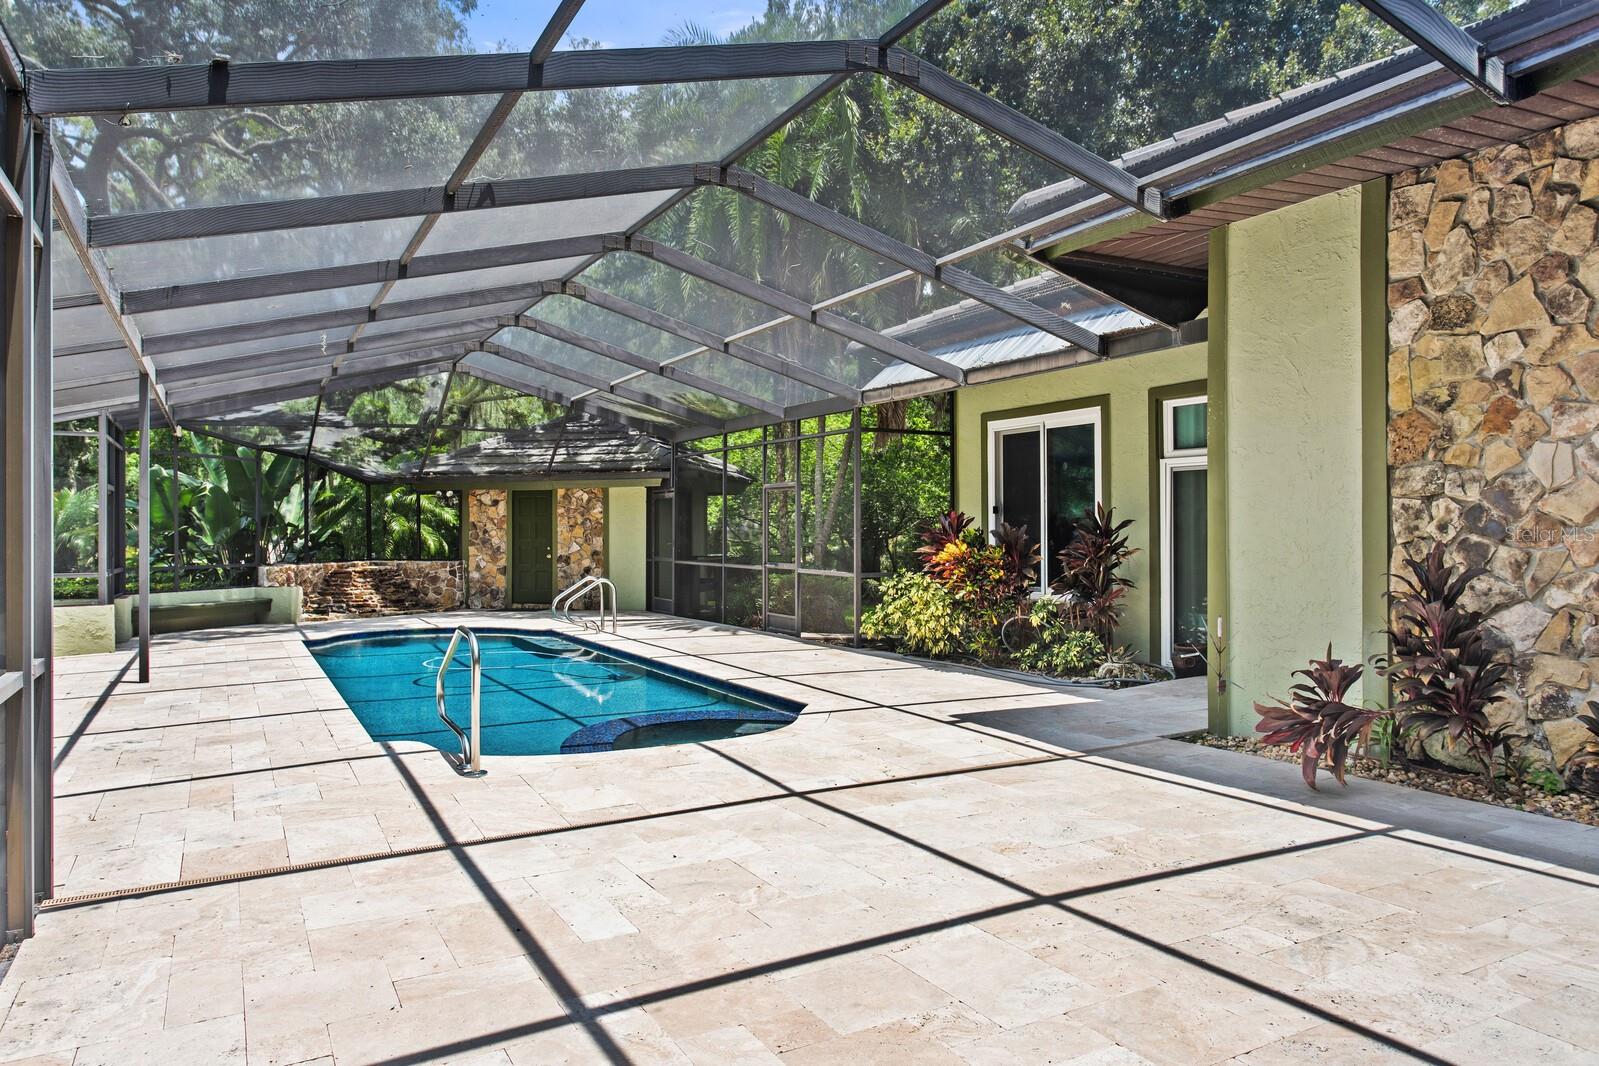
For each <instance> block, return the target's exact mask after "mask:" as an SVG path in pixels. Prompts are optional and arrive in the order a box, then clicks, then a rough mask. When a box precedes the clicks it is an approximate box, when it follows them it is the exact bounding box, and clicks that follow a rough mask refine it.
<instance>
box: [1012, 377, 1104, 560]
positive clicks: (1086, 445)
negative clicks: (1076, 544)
mask: <svg viewBox="0 0 1599 1066" xmlns="http://www.w3.org/2000/svg"><path fill="white" fill-rule="evenodd" d="M988 430H989V449H988V454H989V464H990V468H989V481H988V485H989V530H990V531H991V532H992V531H995V530H997V529H998V528H999V525H1000V523H1001V522H1004V523H1006V524H1008V525H1012V526H1018V527H1024V528H1026V530H1027V532H1028V534H1029V535H1030V537H1031V539H1032V541H1033V543H1034V544H1036V545H1038V549H1039V554H1040V557H1041V559H1042V560H1043V565H1042V566H1040V568H1039V569H1040V577H1039V586H1040V588H1043V587H1047V585H1048V584H1049V583H1051V582H1053V581H1054V580H1055V579H1056V578H1058V577H1059V576H1060V571H1061V567H1060V559H1059V558H1058V556H1059V554H1060V552H1061V550H1062V549H1063V548H1065V547H1066V545H1067V544H1069V543H1070V542H1071V539H1072V531H1073V523H1074V522H1075V521H1076V520H1077V519H1078V518H1081V517H1082V516H1084V515H1086V514H1088V513H1090V512H1091V511H1092V510H1093V509H1094V505H1095V504H1096V503H1097V502H1098V501H1099V500H1100V499H1102V492H1103V475H1102V472H1101V468H1102V465H1103V464H1102V463H1101V462H1100V454H1101V452H1100V447H1101V443H1100V413H1099V408H1098V407H1089V408H1083V409H1080V410H1076V411H1061V412H1057V413H1055V414H1050V415H1041V416H1037V417H1029V418H1008V419H1004V420H1002V421H996V422H990V423H989V426H988Z"/></svg>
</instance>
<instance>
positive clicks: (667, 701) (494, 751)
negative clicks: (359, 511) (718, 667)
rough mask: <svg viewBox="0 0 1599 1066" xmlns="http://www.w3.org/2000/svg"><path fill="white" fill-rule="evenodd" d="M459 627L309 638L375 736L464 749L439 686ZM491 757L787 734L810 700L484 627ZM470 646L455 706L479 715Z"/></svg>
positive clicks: (449, 677)
mask: <svg viewBox="0 0 1599 1066" xmlns="http://www.w3.org/2000/svg"><path fill="white" fill-rule="evenodd" d="M450 635H451V634H450V633H449V632H421V633H416V632H398V633H383V634H361V635H357V636H352V637H338V638H334V639H332V640H325V641H316V642H307V646H308V647H309V648H310V649H311V653H312V654H313V655H314V656H315V657H316V660H317V662H318V663H319V664H321V666H322V670H323V672H325V673H326V674H327V675H328V678H329V679H330V680H332V682H333V686H334V687H335V688H337V689H338V690H339V695H341V696H343V697H344V702H346V703H347V704H349V705H350V709H351V710H353V711H354V712H355V716H356V718H358V719H360V722H361V725H363V726H364V727H365V728H366V731H367V733H368V734H369V735H370V736H371V737H372V739H373V740H377V741H397V740H416V741H421V742H422V743H424V744H430V745H432V746H433V747H435V748H438V749H439V750H440V751H445V752H449V753H452V754H454V753H456V752H458V751H459V750H460V745H459V743H458V742H457V740H456V739H455V734H453V733H451V732H450V731H449V729H448V728H446V727H445V725H444V723H442V722H440V721H439V717H438V709H437V705H436V703H435V700H434V688H433V687H434V681H435V678H436V677H437V675H438V671H439V662H440V661H441V659H442V657H443V655H444V652H445V650H446V649H447V648H448V647H449V643H450ZM477 638H478V647H479V649H480V650H481V652H482V660H483V676H482V686H483V687H482V692H483V697H482V718H481V721H482V737H483V741H482V742H483V754H485V755H554V754H558V753H561V752H562V751H566V752H582V751H609V750H612V749H620V748H634V747H646V746H654V745H658V744H682V743H695V742H699V741H703V740H716V739H723V738H726V737H732V736H743V735H746V734H749V733H758V732H765V731H767V730H770V729H777V728H779V727H780V726H783V725H786V724H788V723H789V722H791V721H793V720H794V718H795V717H796V716H797V714H798V712H799V710H800V705H798V704H795V703H791V702H789V701H786V700H778V699H774V698H771V697H766V696H757V695H756V694H755V693H753V692H750V691H748V690H739V689H737V688H736V687H734V686H729V685H726V684H723V683H718V682H713V681H710V680H708V679H703V678H697V677H695V676H693V675H690V674H688V673H686V672H683V671H677V670H672V669H668V668H662V667H659V666H655V665H646V664H645V663H644V661H642V660H636V659H632V658H628V657H623V656H619V655H616V654H612V653H609V652H605V651H601V650H599V649H598V648H597V647H594V646H591V645H589V644H586V643H582V642H579V641H574V640H571V639H569V638H566V637H562V636H556V635H555V634H551V633H535V632H506V631H492V630H478V631H477ZM469 662H470V656H469V654H468V651H467V648H466V643H465V641H464V640H463V641H462V646H461V647H459V648H457V649H456V653H455V660H454V661H453V662H452V663H451V665H450V670H449V672H448V673H447V674H446V675H445V682H444V694H445V703H446V706H447V707H448V708H449V712H450V717H451V718H453V719H454V720H455V721H456V723H457V724H459V725H460V726H461V728H463V729H466V728H468V722H469V721H470V719H471V687H472V682H471V678H472V674H471V668H470V665H469Z"/></svg>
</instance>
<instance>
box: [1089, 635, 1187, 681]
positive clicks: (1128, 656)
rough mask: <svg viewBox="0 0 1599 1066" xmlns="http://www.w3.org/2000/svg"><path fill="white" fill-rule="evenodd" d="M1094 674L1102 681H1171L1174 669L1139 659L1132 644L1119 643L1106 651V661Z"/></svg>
mask: <svg viewBox="0 0 1599 1066" xmlns="http://www.w3.org/2000/svg"><path fill="white" fill-rule="evenodd" d="M1094 676H1095V677H1097V678H1099V679H1100V680H1101V681H1170V680H1171V679H1172V676H1173V675H1172V671H1170V670H1168V669H1166V667H1164V666H1156V665H1154V664H1153V663H1146V662H1144V661H1143V660H1141V659H1139V658H1138V656H1137V655H1136V654H1135V653H1134V652H1133V649H1132V646H1131V645H1128V644H1118V645H1116V646H1115V647H1113V648H1108V649H1106V651H1105V661H1104V662H1102V663H1100V664H1099V668H1098V669H1097V670H1095V671H1094Z"/></svg>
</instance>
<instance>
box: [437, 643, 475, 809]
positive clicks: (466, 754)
mask: <svg viewBox="0 0 1599 1066" xmlns="http://www.w3.org/2000/svg"><path fill="white" fill-rule="evenodd" d="M462 636H465V637H466V644H467V648H468V650H470V652H471V659H472V722H471V728H472V734H471V736H468V735H467V734H466V733H465V732H463V731H462V730H461V727H460V726H458V725H456V724H455V722H454V721H452V720H451V718H450V715H449V712H448V711H447V710H446V709H445V707H444V674H445V672H446V671H448V670H449V669H450V663H452V662H454V661H455V649H456V647H457V646H458V645H459V644H460V643H461V637H462ZM433 696H434V699H435V701H436V702H437V704H438V708H439V720H440V721H442V722H443V723H444V724H445V725H447V726H449V727H450V732H452V733H454V734H455V736H456V739H458V740H459V741H460V742H461V765H460V766H459V767H457V769H458V770H459V771H460V772H461V773H462V774H463V775H465V776H466V777H482V776H483V775H484V774H485V773H487V772H488V771H486V770H484V769H483V761H482V758H481V755H482V751H481V748H480V747H479V741H480V739H481V735H482V717H483V653H482V652H481V651H479V650H478V646H477V634H475V633H473V632H472V631H471V630H470V629H468V628H466V626H456V627H455V635H454V636H452V637H451V638H450V647H449V649H448V650H447V651H445V653H444V661H443V662H441V663H439V676H438V678H437V679H436V680H435V681H434V684H433Z"/></svg>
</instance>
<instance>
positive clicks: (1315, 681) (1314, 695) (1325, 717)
mask: <svg viewBox="0 0 1599 1066" xmlns="http://www.w3.org/2000/svg"><path fill="white" fill-rule="evenodd" d="M1364 669H1365V668H1364V667H1362V666H1361V665H1360V664H1359V663H1346V662H1344V661H1343V660H1341V659H1334V658H1333V657H1332V646H1331V645H1328V647H1327V658H1325V659H1312V660H1311V662H1310V667H1309V669H1306V670H1295V671H1294V676H1295V677H1303V678H1304V679H1305V680H1304V681H1302V682H1300V683H1298V684H1296V685H1294V686H1293V687H1292V688H1291V689H1289V690H1288V697H1289V698H1288V700H1287V702H1283V701H1278V702H1277V703H1257V704H1255V712H1256V713H1257V714H1259V715H1260V722H1259V724H1257V725H1256V726H1255V732H1257V733H1264V734H1266V735H1265V737H1264V738H1263V740H1262V743H1266V744H1287V745H1288V746H1289V749H1290V750H1292V751H1297V752H1299V753H1300V759H1299V767H1300V771H1301V773H1303V774H1304V777H1305V784H1307V785H1309V786H1310V787H1311V788H1315V787H1316V767H1317V766H1318V765H1319V764H1320V762H1321V761H1322V759H1324V758H1325V759H1326V761H1327V767H1328V769H1330V770H1332V773H1333V777H1335V778H1337V779H1338V783H1339V784H1340V785H1342V784H1344V783H1345V782H1344V764H1345V763H1346V762H1347V761H1348V758H1349V745H1350V742H1351V741H1353V740H1354V739H1355V737H1357V736H1359V735H1360V733H1361V731H1362V730H1364V729H1365V728H1366V727H1367V726H1368V725H1370V724H1371V723H1372V722H1374V721H1376V720H1377V719H1378V718H1381V717H1382V716H1383V715H1384V714H1385V713H1386V712H1385V711H1382V710H1371V709H1368V708H1365V707H1357V706H1355V705H1354V704H1352V703H1349V702H1347V701H1346V700H1345V696H1347V695H1348V693H1349V690H1350V688H1351V687H1353V685H1354V684H1355V682H1356V681H1359V680H1360V675H1361V673H1362V672H1363V671H1364Z"/></svg>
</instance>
